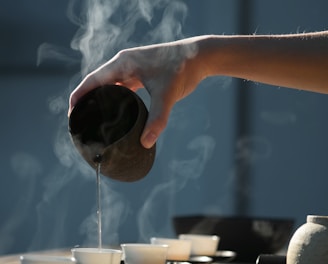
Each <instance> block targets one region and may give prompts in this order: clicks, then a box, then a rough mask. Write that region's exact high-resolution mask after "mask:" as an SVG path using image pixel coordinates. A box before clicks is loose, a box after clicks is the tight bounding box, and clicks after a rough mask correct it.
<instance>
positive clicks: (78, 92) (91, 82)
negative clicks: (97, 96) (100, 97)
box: [68, 74, 100, 116]
mask: <svg viewBox="0 0 328 264" xmlns="http://www.w3.org/2000/svg"><path fill="white" fill-rule="evenodd" d="M99 85H100V83H99V81H97V79H96V78H95V77H94V75H92V74H89V75H87V76H86V77H85V78H84V80H83V81H82V82H81V83H80V84H79V85H78V86H77V87H76V88H75V89H74V91H73V92H72V93H71V95H70V97H69V107H68V116H70V114H71V112H72V109H73V107H74V106H75V105H76V103H77V101H78V100H79V99H80V98H81V97H82V96H83V95H85V94H86V93H88V92H89V91H91V90H92V89H94V88H96V87H97V86H99Z"/></svg>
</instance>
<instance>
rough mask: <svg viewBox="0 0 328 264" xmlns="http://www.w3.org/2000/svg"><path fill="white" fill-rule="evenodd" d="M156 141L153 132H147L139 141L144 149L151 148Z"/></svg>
mask: <svg viewBox="0 0 328 264" xmlns="http://www.w3.org/2000/svg"><path fill="white" fill-rule="evenodd" d="M156 140H157V136H156V134H155V133H153V132H148V133H147V134H146V135H145V136H144V137H143V138H142V139H141V142H142V145H143V146H144V147H145V148H151V147H152V146H153V145H154V144H155V142H156Z"/></svg>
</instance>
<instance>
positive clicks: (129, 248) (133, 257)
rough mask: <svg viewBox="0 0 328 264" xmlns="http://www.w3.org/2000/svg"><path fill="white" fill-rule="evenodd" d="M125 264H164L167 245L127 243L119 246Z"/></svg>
mask: <svg viewBox="0 0 328 264" xmlns="http://www.w3.org/2000/svg"><path fill="white" fill-rule="evenodd" d="M121 247H122V250H123V258H124V262H125V264H165V263H166V256H167V250H168V246H167V245H152V244H141V243H140V244H139V243H129V244H122V245H121Z"/></svg>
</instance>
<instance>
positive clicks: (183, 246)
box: [150, 237, 191, 261]
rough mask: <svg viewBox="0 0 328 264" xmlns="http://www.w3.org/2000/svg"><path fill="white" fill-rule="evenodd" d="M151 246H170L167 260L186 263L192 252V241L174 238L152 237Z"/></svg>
mask: <svg viewBox="0 0 328 264" xmlns="http://www.w3.org/2000/svg"><path fill="white" fill-rule="evenodd" d="M150 242H151V244H154V245H168V250H167V259H168V260H174V261H186V260H189V257H190V252H191V241H189V240H182V239H174V238H162V237H152V238H151V239H150Z"/></svg>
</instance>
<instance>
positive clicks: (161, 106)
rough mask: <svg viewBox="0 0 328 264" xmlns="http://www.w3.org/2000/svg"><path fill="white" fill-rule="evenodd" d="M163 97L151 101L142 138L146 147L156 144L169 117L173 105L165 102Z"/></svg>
mask: <svg viewBox="0 0 328 264" xmlns="http://www.w3.org/2000/svg"><path fill="white" fill-rule="evenodd" d="M161 99H162V98H160V100H155V99H152V101H151V105H150V109H149V114H148V119H147V122H146V125H145V128H144V130H143V133H142V135H141V139H140V141H141V144H142V145H143V146H144V147H145V148H151V147H152V146H153V145H154V144H155V142H156V141H157V139H158V137H159V136H160V134H161V133H162V132H163V130H164V129H165V127H166V125H167V122H168V119H169V115H170V112H171V109H172V105H171V104H167V103H166V104H165V103H164V101H163V100H161Z"/></svg>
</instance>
